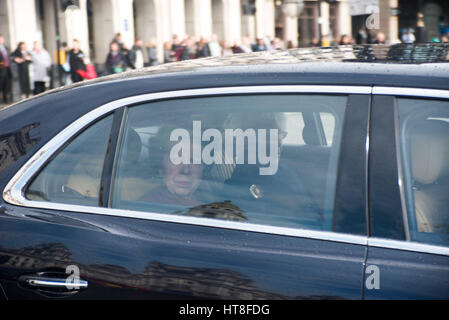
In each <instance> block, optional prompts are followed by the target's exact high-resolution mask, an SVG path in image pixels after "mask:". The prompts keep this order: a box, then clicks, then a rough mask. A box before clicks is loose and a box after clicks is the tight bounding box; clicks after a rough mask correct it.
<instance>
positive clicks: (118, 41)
mask: <svg viewBox="0 0 449 320" xmlns="http://www.w3.org/2000/svg"><path fill="white" fill-rule="evenodd" d="M111 43H116V44H117V45H118V46H119V48H120V51H122V50H123V49H124V47H125V45H124V44H123V41H122V34H121V33H120V32H117V33H116V34H115V36H114V38H112V40H111Z"/></svg>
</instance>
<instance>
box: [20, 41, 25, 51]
mask: <svg viewBox="0 0 449 320" xmlns="http://www.w3.org/2000/svg"><path fill="white" fill-rule="evenodd" d="M26 49H27V45H26V43H22V44H21V45H20V51H26Z"/></svg>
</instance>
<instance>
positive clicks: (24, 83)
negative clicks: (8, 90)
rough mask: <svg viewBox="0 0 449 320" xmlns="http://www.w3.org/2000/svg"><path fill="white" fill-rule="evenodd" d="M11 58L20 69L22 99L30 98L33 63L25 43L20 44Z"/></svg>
mask: <svg viewBox="0 0 449 320" xmlns="http://www.w3.org/2000/svg"><path fill="white" fill-rule="evenodd" d="M11 57H12V60H13V61H14V63H15V64H16V65H17V69H18V75H19V85H20V94H21V98H22V99H23V98H28V97H29V96H30V68H29V66H30V63H31V55H30V53H29V52H28V51H27V45H26V43H25V42H24V41H21V42H19V44H18V45H17V48H16V50H15V51H14V52H13V53H12V55H11Z"/></svg>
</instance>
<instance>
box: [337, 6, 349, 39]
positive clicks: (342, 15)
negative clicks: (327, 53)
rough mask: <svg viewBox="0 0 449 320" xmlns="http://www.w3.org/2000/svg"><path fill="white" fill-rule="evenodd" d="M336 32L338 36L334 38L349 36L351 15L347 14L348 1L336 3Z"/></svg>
mask: <svg viewBox="0 0 449 320" xmlns="http://www.w3.org/2000/svg"><path fill="white" fill-rule="evenodd" d="M337 20H338V30H339V32H340V34H338V35H334V37H335V36H338V37H340V36H342V35H344V34H347V35H348V36H351V34H352V25H351V15H350V14H349V3H348V0H340V2H339V3H338V19H337Z"/></svg>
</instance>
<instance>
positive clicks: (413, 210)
mask: <svg viewBox="0 0 449 320" xmlns="http://www.w3.org/2000/svg"><path fill="white" fill-rule="evenodd" d="M398 108H399V125H400V126H399V128H400V142H401V156H402V168H403V177H404V182H405V188H404V191H405V198H406V206H407V220H408V225H409V230H410V238H411V240H414V241H419V242H425V243H431V244H439V245H445V246H448V245H449V101H443V100H441V101H438V100H423V99H402V98H399V99H398Z"/></svg>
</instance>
